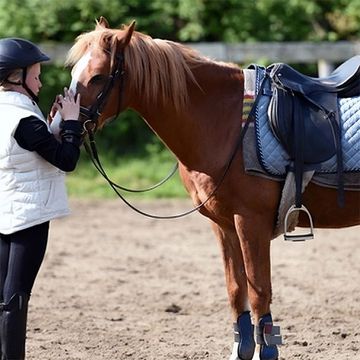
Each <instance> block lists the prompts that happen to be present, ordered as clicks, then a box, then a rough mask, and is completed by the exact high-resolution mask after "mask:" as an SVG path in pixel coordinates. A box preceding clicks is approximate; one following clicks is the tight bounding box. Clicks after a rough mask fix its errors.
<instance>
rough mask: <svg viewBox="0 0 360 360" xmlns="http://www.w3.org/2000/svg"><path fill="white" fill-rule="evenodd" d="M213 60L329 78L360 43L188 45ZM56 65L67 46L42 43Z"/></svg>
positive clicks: (359, 47)
mask: <svg viewBox="0 0 360 360" xmlns="http://www.w3.org/2000/svg"><path fill="white" fill-rule="evenodd" d="M186 45H188V46H190V47H193V48H194V49H197V50H198V51H199V52H200V53H202V54H203V55H205V56H208V57H210V58H212V59H214V60H219V61H227V62H235V63H239V64H249V63H252V62H254V63H258V62H261V63H263V64H269V63H273V62H285V63H289V64H298V63H312V64H317V66H318V75H319V76H326V75H327V74H328V73H329V72H331V70H332V69H333V67H334V64H337V63H341V62H343V61H345V60H347V59H349V58H350V57H352V56H354V55H358V54H360V41H356V42H349V41H339V42H318V43H314V42H261V43H239V44H225V43H189V44H186ZM41 48H42V49H43V50H44V51H45V52H46V53H47V54H49V55H50V57H51V58H52V60H53V62H55V63H57V64H63V63H64V61H65V58H66V54H67V52H68V50H69V48H70V45H67V44H41Z"/></svg>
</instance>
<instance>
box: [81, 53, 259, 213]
mask: <svg viewBox="0 0 360 360" xmlns="http://www.w3.org/2000/svg"><path fill="white" fill-rule="evenodd" d="M108 53H109V54H111V53H110V51H108ZM115 60H116V65H115V66H114V67H113V69H112V70H111V73H110V75H109V77H108V79H107V82H106V84H105V85H104V88H103V89H102V91H100V93H99V94H98V95H97V97H96V101H95V103H94V104H92V105H91V106H90V108H86V107H84V106H80V114H81V115H82V117H83V118H84V119H85V120H84V122H83V127H84V132H85V133H86V134H87V135H88V140H89V142H88V143H87V142H86V141H84V146H85V149H86V151H87V153H88V154H89V156H90V158H91V161H92V163H93V164H94V166H95V168H96V169H97V170H98V171H99V173H100V174H101V175H102V176H103V177H104V179H105V180H106V181H107V182H108V184H109V185H110V187H111V188H112V189H113V190H114V192H115V193H116V194H117V195H118V196H119V198H120V199H121V200H122V201H123V202H124V203H125V204H126V205H128V206H129V207H130V208H131V209H133V210H134V211H136V212H137V213H139V214H141V215H144V216H146V217H150V218H153V219H176V218H180V217H184V216H186V215H189V214H192V213H193V212H195V211H198V210H199V209H200V208H202V207H203V206H204V205H205V204H206V203H207V202H208V201H209V200H210V199H211V198H212V197H213V196H214V195H215V193H216V192H217V190H218V189H219V188H220V186H221V184H222V183H223V181H224V179H225V176H226V174H227V173H228V171H229V169H230V166H231V164H232V162H233V160H234V158H235V156H236V153H237V151H238V150H239V148H240V146H241V144H242V142H243V139H244V136H245V133H246V131H247V129H248V126H249V124H250V121H251V119H252V118H253V117H254V116H255V114H254V112H255V110H254V109H255V106H253V108H252V110H251V111H250V113H249V115H248V118H247V120H246V122H245V125H244V127H242V128H241V131H240V134H239V138H238V141H237V142H236V144H235V147H234V149H233V152H232V153H231V156H230V159H229V160H228V162H227V164H226V167H225V170H224V172H223V174H222V176H221V177H220V179H219V180H218V182H217V184H216V186H215V187H214V189H213V190H212V191H211V193H210V194H209V195H208V196H207V198H206V199H205V200H204V201H203V202H201V203H200V204H199V205H197V206H195V207H194V208H192V209H190V210H188V211H185V212H183V213H180V214H175V215H169V216H159V215H153V214H149V213H146V212H144V211H142V210H139V209H138V208H136V207H135V206H134V205H132V204H131V203H129V201H127V200H126V199H125V198H124V196H123V195H122V194H121V193H120V192H119V189H120V190H124V191H128V192H145V191H149V190H153V189H155V188H157V187H158V186H160V185H162V184H163V183H164V182H166V181H167V180H168V179H169V178H170V177H171V176H172V175H173V174H174V173H175V172H176V170H177V169H178V163H176V165H175V167H174V168H173V169H172V170H171V172H170V173H169V175H167V176H166V177H165V178H164V179H163V180H161V181H160V182H159V183H158V184H156V185H154V186H151V187H149V188H147V189H141V190H133V189H128V188H125V187H123V186H120V185H118V184H116V183H114V182H113V181H112V180H111V179H110V178H109V177H108V175H107V173H106V171H105V170H104V168H103V166H102V164H101V161H100V158H99V155H98V151H97V148H96V143H95V136H94V134H95V131H96V129H97V127H98V119H99V117H100V116H101V114H102V111H103V110H104V108H105V105H106V102H107V100H108V98H109V95H110V92H111V90H112V89H113V88H114V86H115V83H116V82H117V80H119V82H120V83H119V100H118V108H117V113H116V116H115V117H117V116H118V115H119V113H120V109H121V103H122V95H123V89H124V75H125V56H124V52H123V51H122V52H121V53H120V54H116V55H115ZM256 102H257V100H256V101H255V103H256ZM254 105H255V104H254Z"/></svg>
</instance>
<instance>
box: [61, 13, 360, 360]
mask: <svg viewBox="0 0 360 360" xmlns="http://www.w3.org/2000/svg"><path fill="white" fill-rule="evenodd" d="M67 65H69V66H71V67H72V81H71V85H70V88H71V89H72V90H73V91H74V92H76V93H79V94H81V109H82V110H81V113H82V115H81V118H82V121H83V122H84V126H85V124H86V126H85V128H86V129H88V126H89V125H91V127H96V129H95V130H94V131H96V130H97V129H101V128H102V127H103V126H104V125H105V124H106V123H107V122H108V121H110V120H112V119H114V118H115V117H117V116H118V115H119V114H120V113H121V112H122V111H124V110H125V109H128V108H131V109H133V110H135V111H136V112H137V113H139V114H140V115H141V116H142V117H143V119H144V121H145V122H146V123H147V124H148V126H149V127H150V128H151V129H152V130H153V131H154V132H155V134H156V135H157V136H158V137H159V138H160V139H161V140H162V141H163V142H164V144H165V145H166V146H167V147H168V149H169V150H170V151H172V153H173V154H175V156H176V158H177V161H178V164H179V173H180V176H181V180H182V182H183V184H184V187H185V189H186V190H187V192H188V193H189V195H190V197H191V199H192V202H193V204H194V206H199V205H200V207H199V212H200V213H201V214H202V215H204V216H205V217H207V218H208V219H209V220H210V223H211V227H212V229H213V232H214V233H215V235H216V238H217V240H218V243H219V245H220V246H219V247H220V250H221V255H222V259H223V264H224V273H225V282H226V288H227V295H228V300H229V304H230V308H231V313H232V317H233V321H234V333H235V340H234V344H233V350H232V353H231V355H230V360H249V359H252V358H253V356H255V355H254V354H255V352H256V353H257V354H258V355H256V356H259V358H260V359H261V360H275V359H278V358H279V350H278V345H279V344H280V341H279V338H280V336H279V335H280V329H279V327H278V326H275V325H274V324H273V320H272V314H271V309H270V306H271V302H272V288H271V266H270V243H271V240H272V239H273V238H274V237H275V230H274V228H275V222H276V217H277V209H278V206H279V201H280V196H281V191H282V186H283V183H282V182H279V181H274V180H272V179H268V178H264V177H258V176H253V175H251V174H249V173H247V172H246V171H245V168H244V160H243V150H244V149H243V147H242V146H241V144H240V146H239V144H238V143H239V138H241V136H240V135H239V134H241V132H242V130H243V127H244V123H243V121H242V120H241V119H242V116H243V97H244V71H243V70H242V69H241V68H240V67H239V66H238V65H236V64H232V63H225V62H218V61H214V60H212V59H209V58H207V57H205V56H202V55H201V54H199V53H198V52H196V51H195V50H193V49H191V48H190V47H187V46H185V45H183V44H180V43H177V42H172V41H168V40H161V39H153V38H152V37H151V36H149V35H145V34H143V33H141V32H138V31H135V22H132V23H131V24H130V25H128V26H125V25H123V26H122V27H121V28H119V29H111V28H110V27H109V24H108V22H107V20H106V19H105V18H100V20H98V21H96V24H95V29H93V30H91V31H89V32H86V33H82V34H80V35H79V36H78V38H77V39H76V41H75V43H74V45H73V46H72V48H71V49H70V51H69V53H68V57H67ZM95 120H96V121H95ZM243 146H244V145H243ZM229 159H231V161H229ZM220 179H221V185H220V186H219V182H220ZM345 200H346V201H345V206H344V207H339V206H338V203H337V192H336V189H333V188H327V187H322V186H319V185H317V184H315V183H313V182H310V183H309V184H308V185H307V187H306V190H305V192H304V193H303V204H304V205H305V206H306V208H307V209H309V211H310V212H311V214H312V216H313V223H314V227H316V228H341V227H348V226H354V225H358V224H359V223H360V219H359V202H360V196H359V192H356V191H348V190H346V191H345ZM298 226H299V227H307V226H308V219H307V217H306V216H305V215H303V214H300V215H299V223H298Z"/></svg>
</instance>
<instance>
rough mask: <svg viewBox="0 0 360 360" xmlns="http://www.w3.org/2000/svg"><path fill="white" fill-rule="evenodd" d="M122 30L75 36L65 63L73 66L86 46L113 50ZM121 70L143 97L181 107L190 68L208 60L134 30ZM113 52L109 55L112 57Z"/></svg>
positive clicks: (107, 30) (184, 102)
mask: <svg viewBox="0 0 360 360" xmlns="http://www.w3.org/2000/svg"><path fill="white" fill-rule="evenodd" d="M123 32H124V30H123V29H121V30H118V29H108V28H101V29H96V30H94V31H91V32H88V33H84V34H82V35H80V36H79V37H78V38H77V39H76V43H75V45H74V46H73V47H72V48H71V50H70V52H69V54H68V57H67V61H66V63H67V64H68V65H74V64H76V62H77V61H78V60H79V59H80V58H81V57H82V55H83V54H84V53H85V52H86V51H87V49H88V48H89V47H90V46H93V45H94V44H97V45H98V46H100V47H104V48H108V44H109V42H110V44H112V45H113V46H110V48H111V49H112V50H115V49H116V46H115V44H116V42H117V39H118V38H121V35H122V34H123ZM124 54H125V69H126V71H127V72H128V73H129V74H130V77H131V86H133V87H134V88H135V90H136V91H137V92H138V93H140V94H141V96H142V97H144V98H145V100H149V99H153V98H157V99H161V100H162V101H163V102H164V103H166V102H169V101H170V102H171V103H173V104H174V106H175V108H176V109H181V108H183V107H184V106H185V105H186V103H187V101H188V92H187V84H188V81H192V82H195V83H196V81H195V79H194V76H193V73H192V71H191V69H192V68H193V67H194V66H197V65H201V64H204V63H209V62H210V61H211V60H209V59H207V58H205V57H203V56H201V55H199V54H198V53H197V52H196V51H195V50H193V49H191V48H189V47H186V46H183V45H182V44H180V43H175V42H172V41H168V40H159V39H153V38H151V37H150V36H148V35H145V34H142V33H139V32H134V33H133V35H132V37H131V40H130V43H129V44H128V45H127V46H126V48H125V52H124ZM114 55H115V54H114V53H113V54H112V58H114Z"/></svg>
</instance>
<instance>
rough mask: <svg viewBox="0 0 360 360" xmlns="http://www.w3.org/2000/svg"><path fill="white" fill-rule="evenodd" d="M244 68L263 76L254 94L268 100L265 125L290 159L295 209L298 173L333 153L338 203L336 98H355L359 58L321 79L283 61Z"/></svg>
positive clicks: (358, 92)
mask: <svg viewBox="0 0 360 360" xmlns="http://www.w3.org/2000/svg"><path fill="white" fill-rule="evenodd" d="M250 68H252V69H256V70H257V71H259V69H261V72H262V73H263V74H264V76H263V80H262V84H261V86H260V90H259V92H258V94H257V95H258V97H261V96H266V97H268V98H269V101H266V102H265V103H267V104H268V106H267V110H266V111H267V115H268V119H269V123H270V127H271V129H272V132H273V133H274V135H275V137H276V138H277V139H278V141H279V142H280V143H281V144H282V146H283V147H284V149H285V150H286V152H287V154H288V155H289V158H290V161H291V165H290V166H289V168H288V170H289V171H293V172H294V173H295V186H296V191H295V192H296V199H295V209H298V210H301V209H302V208H303V206H302V204H301V189H302V177H303V173H304V172H305V171H307V170H316V169H317V167H318V166H319V164H321V163H324V162H325V161H326V160H328V159H330V158H332V157H334V155H336V158H337V173H338V189H339V203H340V204H342V202H343V185H342V173H343V164H342V163H343V161H342V149H341V126H340V121H339V110H338V98H343V97H350V96H351V97H353V96H359V95H360V56H355V57H353V58H351V59H349V60H348V61H346V62H345V63H343V64H342V65H341V66H339V67H338V68H337V69H336V70H335V71H334V72H333V73H332V74H330V76H328V77H324V78H313V77H310V76H306V75H303V74H301V73H300V72H298V71H297V70H295V69H293V68H292V67H290V66H289V65H287V64H283V63H278V64H273V65H270V66H269V67H267V68H263V67H259V66H257V65H251V66H250ZM269 89H270V91H269ZM255 102H256V103H257V102H258V99H257V100H256V101H255ZM259 103H262V101H261V100H260V101H259ZM309 216H310V215H309ZM310 220H311V218H310ZM285 232H286V229H285Z"/></svg>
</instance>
